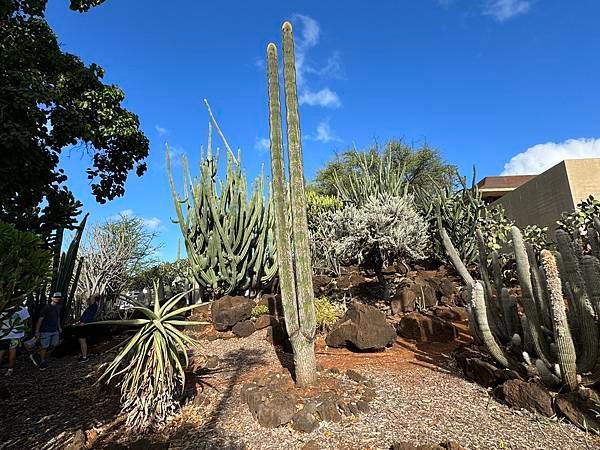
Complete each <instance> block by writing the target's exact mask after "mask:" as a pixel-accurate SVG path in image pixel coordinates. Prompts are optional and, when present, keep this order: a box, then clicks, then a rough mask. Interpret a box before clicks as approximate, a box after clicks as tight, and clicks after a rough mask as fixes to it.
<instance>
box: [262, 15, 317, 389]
mask: <svg viewBox="0 0 600 450" xmlns="http://www.w3.org/2000/svg"><path fill="white" fill-rule="evenodd" d="M282 32H283V77H284V85H285V89H284V90H285V106H286V108H285V109H286V113H287V143H288V155H289V182H290V195H289V198H290V208H289V211H290V212H291V214H289V216H288V205H287V202H286V200H287V198H286V197H287V194H286V180H285V164H284V155H283V137H282V135H283V132H282V126H281V103H280V99H279V68H278V62H277V47H276V46H275V44H273V43H270V44H269V45H268V46H267V62H268V63H267V78H268V90H269V128H270V140H271V175H272V177H273V204H274V212H275V237H276V242H277V266H278V269H279V280H280V285H281V299H282V305H283V312H284V316H285V325H286V329H287V333H288V336H289V338H290V342H291V345H292V349H293V351H294V366H295V375H296V382H297V383H298V385H300V386H306V385H310V384H312V383H314V382H315V380H316V377H317V366H316V360H315V348H314V342H315V335H316V321H315V307H314V293H313V284H312V268H311V256H310V245H309V231H308V220H307V216H306V195H305V188H304V173H303V165H302V143H301V134H300V117H299V113H298V94H297V86H296V66H295V55H294V40H293V36H292V25H291V23H289V22H285V23H284V24H283V27H282ZM288 220H289V221H290V222H291V227H290V228H288ZM289 229H291V236H290V233H288V230H289Z"/></svg>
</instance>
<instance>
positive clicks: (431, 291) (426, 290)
mask: <svg viewBox="0 0 600 450" xmlns="http://www.w3.org/2000/svg"><path fill="white" fill-rule="evenodd" d="M411 290H412V291H413V292H414V294H415V297H416V302H417V303H419V304H421V305H422V306H424V307H426V308H428V307H431V306H435V305H437V303H438V298H437V295H436V292H435V288H434V287H433V286H432V285H431V284H430V283H428V282H427V281H425V280H423V279H420V278H417V279H416V280H415V284H413V285H412V286H411Z"/></svg>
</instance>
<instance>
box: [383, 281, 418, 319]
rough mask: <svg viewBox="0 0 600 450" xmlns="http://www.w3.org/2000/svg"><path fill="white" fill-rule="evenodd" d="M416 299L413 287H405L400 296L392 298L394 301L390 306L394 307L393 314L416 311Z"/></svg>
mask: <svg viewBox="0 0 600 450" xmlns="http://www.w3.org/2000/svg"><path fill="white" fill-rule="evenodd" d="M416 300H417V296H416V295H415V293H414V292H413V291H412V289H411V288H409V287H405V288H403V289H402V291H400V296H399V298H396V299H394V300H392V302H391V303H390V307H391V308H392V314H399V313H401V312H411V311H414V310H415V303H416Z"/></svg>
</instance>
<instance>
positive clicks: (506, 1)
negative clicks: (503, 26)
mask: <svg viewBox="0 0 600 450" xmlns="http://www.w3.org/2000/svg"><path fill="white" fill-rule="evenodd" d="M530 9H531V2H529V1H524V0H486V1H485V3H484V7H483V14H484V15H486V16H492V17H493V18H495V19H496V20H497V21H498V22H504V21H506V20H508V19H511V18H513V17H515V16H520V15H522V14H527V13H528V12H529V10H530Z"/></svg>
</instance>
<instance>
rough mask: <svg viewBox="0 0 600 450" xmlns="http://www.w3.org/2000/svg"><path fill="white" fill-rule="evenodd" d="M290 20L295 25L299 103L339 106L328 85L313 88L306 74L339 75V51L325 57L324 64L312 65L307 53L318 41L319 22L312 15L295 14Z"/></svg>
mask: <svg viewBox="0 0 600 450" xmlns="http://www.w3.org/2000/svg"><path fill="white" fill-rule="evenodd" d="M292 20H293V21H294V23H295V24H296V25H297V27H296V28H297V30H298V32H297V35H298V37H297V38H296V82H297V83H298V91H299V98H298V101H299V103H300V104H301V105H309V106H321V107H325V108H328V107H331V108H339V107H340V105H341V101H340V98H339V96H338V95H337V94H336V93H335V92H333V91H332V90H331V89H330V88H329V87H325V88H323V89H320V90H315V89H313V88H311V87H310V86H309V83H308V81H307V74H308V75H313V76H317V77H320V78H333V77H339V76H340V74H341V63H340V55H339V52H333V54H332V55H331V56H330V57H329V58H328V59H327V63H326V64H325V65H324V66H314V65H311V64H310V63H309V62H308V53H309V51H310V50H311V49H312V48H314V47H315V46H316V45H317V44H318V43H319V38H320V35H321V28H320V26H319V23H318V22H317V21H316V20H315V19H313V18H312V17H309V16H305V15H302V14H295V15H294V16H293V17H292Z"/></svg>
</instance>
